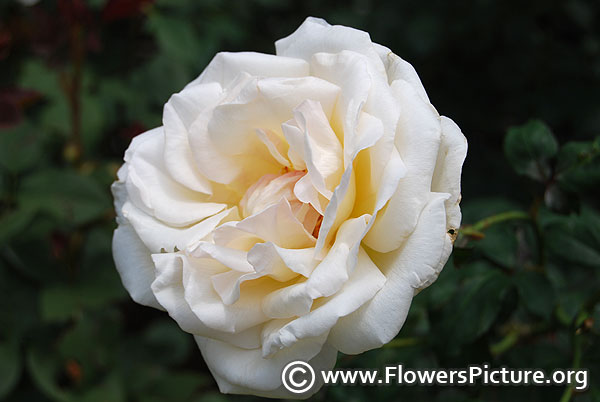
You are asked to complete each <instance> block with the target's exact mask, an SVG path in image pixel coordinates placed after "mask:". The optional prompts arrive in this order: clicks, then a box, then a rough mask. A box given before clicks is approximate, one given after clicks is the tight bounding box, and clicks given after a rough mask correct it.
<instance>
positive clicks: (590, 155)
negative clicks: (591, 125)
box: [557, 138, 600, 192]
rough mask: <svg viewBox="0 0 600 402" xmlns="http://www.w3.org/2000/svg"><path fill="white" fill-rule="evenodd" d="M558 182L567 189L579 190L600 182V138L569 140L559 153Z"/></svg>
mask: <svg viewBox="0 0 600 402" xmlns="http://www.w3.org/2000/svg"><path fill="white" fill-rule="evenodd" d="M557 170H558V175H557V176H558V183H559V185H560V187H561V188H562V189H564V190H566V191H571V192H579V191H583V190H588V189H590V190H591V189H595V188H597V186H598V184H600V138H598V139H596V141H593V142H592V141H589V142H568V143H567V144H565V145H564V146H563V147H562V148H561V150H560V152H559V153H558V165H557Z"/></svg>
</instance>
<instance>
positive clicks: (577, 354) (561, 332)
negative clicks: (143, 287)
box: [0, 0, 600, 402]
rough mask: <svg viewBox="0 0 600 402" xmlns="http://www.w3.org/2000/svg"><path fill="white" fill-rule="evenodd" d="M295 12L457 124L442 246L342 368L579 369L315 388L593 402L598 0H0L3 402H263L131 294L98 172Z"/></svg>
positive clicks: (268, 47) (324, 395)
mask: <svg viewBox="0 0 600 402" xmlns="http://www.w3.org/2000/svg"><path fill="white" fill-rule="evenodd" d="M307 15H315V16H321V17H324V18H326V19H328V20H329V22H331V23H339V24H344V25H349V26H354V27H357V28H360V29H364V30H366V31H368V32H370V34H371V36H372V38H373V40H374V41H376V42H379V43H382V44H384V45H386V46H388V47H390V48H391V49H392V50H394V51H395V53H397V54H399V55H401V56H402V57H403V58H405V59H406V60H408V61H409V62H411V63H412V64H413V65H414V66H415V68H416V70H417V71H418V72H419V74H420V76H421V79H422V81H423V83H424V85H425V87H426V89H427V91H428V94H429V96H430V98H431V100H432V103H433V104H434V105H435V106H436V108H437V109H438V110H439V111H440V113H442V114H444V115H448V116H450V117H452V118H453V119H454V120H455V121H456V122H457V123H458V124H459V126H460V127H461V128H462V130H463V131H464V133H465V135H466V136H467V138H468V140H469V155H468V158H467V161H466V163H465V166H464V169H463V202H462V208H463V227H462V228H461V230H460V233H459V236H458V238H457V240H456V242H455V250H454V253H453V256H452V257H451V259H450V261H449V262H448V264H447V266H446V267H445V269H444V270H443V271H442V273H441V274H440V277H439V279H438V280H437V281H436V282H435V283H434V284H433V285H432V286H431V287H430V288H428V289H426V290H424V291H422V292H421V293H420V294H419V295H418V296H416V297H415V299H414V301H413V305H412V307H411V310H410V313H409V316H408V318H407V321H406V323H405V325H404V327H403V329H402V331H401V332H400V334H399V335H398V338H397V339H395V340H394V341H393V342H392V343H391V344H390V345H388V346H386V347H384V348H382V349H379V350H373V351H369V352H366V353H364V354H362V355H359V356H341V357H340V358H339V360H338V364H337V366H338V367H341V368H359V367H360V368H379V369H381V368H383V367H384V366H385V365H389V364H398V363H402V364H404V365H405V366H407V367H410V368H452V367H454V368H458V367H467V366H468V365H469V364H481V363H484V362H487V363H490V364H491V365H492V366H495V367H499V366H502V365H506V366H508V367H513V368H543V369H545V370H547V372H550V371H552V370H553V369H555V368H569V367H584V368H588V369H589V370H590V379H591V384H590V388H589V389H588V390H587V391H584V392H574V393H572V391H571V390H568V389H567V388H566V387H564V386H562V387H558V386H551V387H537V388H536V387H483V386H481V385H476V386H473V387H437V386H432V387H419V386H416V387H400V386H389V387H343V386H335V387H334V386H332V387H325V388H324V389H323V390H322V391H321V392H319V393H318V394H317V395H315V396H314V397H313V400H315V401H340V402H349V401H362V400H365V401H367V400H403V401H420V400H423V401H440V402H442V401H443V402H447V401H461V402H462V401H506V400H511V401H512V400H514V401H522V400H526V401H528V402H533V401H556V400H560V399H561V398H563V399H562V400H563V401H566V400H568V399H569V398H572V399H573V400H577V401H598V400H600V382H599V378H600V376H599V374H598V373H600V348H599V347H598V336H599V335H600V293H599V289H600V276H599V269H600V209H599V208H600V203H599V201H600V198H598V196H597V191H598V187H599V186H600V137H598V135H600V119H599V116H600V97H599V96H598V94H600V34H599V29H600V22H599V21H598V18H599V17H600V5H599V4H598V2H594V1H588V0H568V1H561V2H547V1H532V2H521V1H516V0H510V1H504V2H494V1H486V0H475V1H470V2H446V1H437V0H435V1H426V2H423V1H418V0H407V1H381V2H376V1H350V2H347V1H346V2H322V1H316V0H307V1H304V2H292V1H283V0H249V1H241V0H239V1H238V0H227V1H214V0H201V1H196V0H177V1H170V0H156V1H149V0H139V1H135V0H134V1H105V0H94V1H87V2H84V1H78V0H65V1H59V2H56V3H55V2H53V1H42V2H40V4H38V5H36V6H33V7H26V6H23V5H21V4H20V2H18V1H6V2H2V3H1V4H0V73H1V74H0V127H2V129H1V130H0V400H7V401H17V402H19V401H27V402H29V401H68V402H71V401H72V402H79V401H84V402H94V401H111V402H119V401H144V402H146V401H169V402H178V401H182V402H183V401H188V402H189V401H193V402H222V401H228V400H238V399H239V400H258V398H254V397H238V396H227V395H221V394H219V393H218V390H217V387H216V384H215V382H214V380H213V379H212V376H211V375H210V373H209V371H208V369H207V368H206V366H205V365H204V363H203V361H202V356H201V355H200V352H199V350H198V349H197V347H196V345H195V343H194V341H193V338H192V337H191V336H190V335H188V334H186V333H184V332H183V331H181V330H180V329H179V328H178V326H177V325H176V324H175V322H173V321H172V320H171V319H170V318H169V317H168V316H167V315H166V314H164V313H161V312H159V311H155V310H153V309H150V308H146V307H142V306H139V305H136V304H135V303H134V302H133V301H131V300H130V298H129V296H128V295H127V293H126V291H125V290H124V289H123V287H122V285H121V282H120V279H119V276H118V274H117V272H116V270H115V268H114V265H113V261H112V255H111V250H110V244H111V236H112V231H113V230H114V228H115V223H114V218H115V216H114V211H113V207H112V201H111V195H110V190H109V186H110V183H111V182H112V181H113V180H114V178H115V173H116V170H117V169H118V167H119V165H120V164H121V163H122V157H123V153H124V150H125V148H126V147H127V145H128V144H129V142H130V140H131V138H133V137H134V136H135V135H137V134H139V133H140V132H143V131H145V130H147V129H150V128H152V127H155V126H157V125H160V124H161V118H162V106H163V105H164V103H165V102H166V101H167V99H168V98H169V96H170V95H171V94H172V93H175V92H177V91H179V90H180V89H181V88H182V87H183V86H184V85H185V84H186V83H187V82H189V81H190V80H192V79H193V78H195V77H196V76H197V75H198V74H199V73H200V72H201V71H202V69H203V68H204V67H205V66H206V64H207V63H208V62H209V61H210V59H211V58H212V57H213V55H214V54H215V53H216V52H218V51H222V50H227V51H239V50H250V51H260V52H268V53H272V52H273V50H274V47H273V41H274V40H276V39H278V38H281V37H283V36H285V35H287V34H289V33H290V32H291V31H292V30H293V29H295V27H297V26H298V25H299V24H300V22H301V21H302V20H303V19H304V18H305V17H306V16H307ZM531 119H534V120H531Z"/></svg>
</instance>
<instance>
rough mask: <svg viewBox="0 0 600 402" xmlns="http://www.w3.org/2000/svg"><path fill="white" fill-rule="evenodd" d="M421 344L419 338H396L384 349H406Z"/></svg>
mask: <svg viewBox="0 0 600 402" xmlns="http://www.w3.org/2000/svg"><path fill="white" fill-rule="evenodd" d="M419 343H421V340H420V339H419V338H396V339H392V340H391V341H390V342H389V343H387V344H385V345H384V346H383V347H384V348H405V347H407V346H414V345H418V344H419Z"/></svg>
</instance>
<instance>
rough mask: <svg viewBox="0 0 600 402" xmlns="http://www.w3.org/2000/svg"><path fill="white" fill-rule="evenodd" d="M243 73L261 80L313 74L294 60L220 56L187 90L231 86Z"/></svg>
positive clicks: (268, 56)
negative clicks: (200, 86) (205, 86)
mask: <svg viewBox="0 0 600 402" xmlns="http://www.w3.org/2000/svg"><path fill="white" fill-rule="evenodd" d="M241 73H247V74H249V75H253V76H259V77H304V76H307V75H308V74H309V67H308V63H307V62H306V61H304V60H301V59H299V58H294V57H277V56H275V55H272V54H265V53H255V52H236V53H230V52H220V53H217V54H216V55H215V57H214V58H213V59H212V60H211V62H210V63H209V64H208V66H207V67H206V68H205V69H204V71H203V72H202V74H200V76H199V77H198V78H196V79H195V80H193V81H192V82H190V83H189V84H188V85H187V86H186V88H189V87H192V86H196V85H201V84H207V83H219V84H221V85H222V86H225V85H229V83H230V82H231V81H233V80H234V79H235V78H236V77H237V76H238V75H239V74H241Z"/></svg>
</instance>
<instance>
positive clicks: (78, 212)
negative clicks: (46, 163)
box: [18, 170, 111, 225]
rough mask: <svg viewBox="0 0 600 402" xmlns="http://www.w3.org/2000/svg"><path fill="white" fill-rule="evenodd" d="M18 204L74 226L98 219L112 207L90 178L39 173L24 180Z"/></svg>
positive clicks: (68, 173) (63, 172) (59, 172)
mask: <svg viewBox="0 0 600 402" xmlns="http://www.w3.org/2000/svg"><path fill="white" fill-rule="evenodd" d="M18 204H19V207H20V208H24V209H28V210H36V211H42V212H45V213H48V214H49V215H51V216H53V217H54V218H55V219H57V220H58V221H60V222H65V221H66V222H70V223H72V224H74V225H80V224H83V223H86V222H89V221H91V220H93V219H96V218H99V217H100V216H102V215H103V214H105V213H106V212H107V211H108V210H109V209H110V206H111V204H110V198H109V195H108V192H107V191H105V190H104V189H102V187H100V186H99V185H98V184H97V183H96V182H95V181H94V180H93V179H92V178H90V177H87V176H84V175H81V174H78V173H76V172H74V171H69V170H41V171H38V172H36V173H34V174H32V175H30V176H28V177H26V178H25V179H24V180H23V183H22V185H21V189H20V192H19V196H18Z"/></svg>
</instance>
